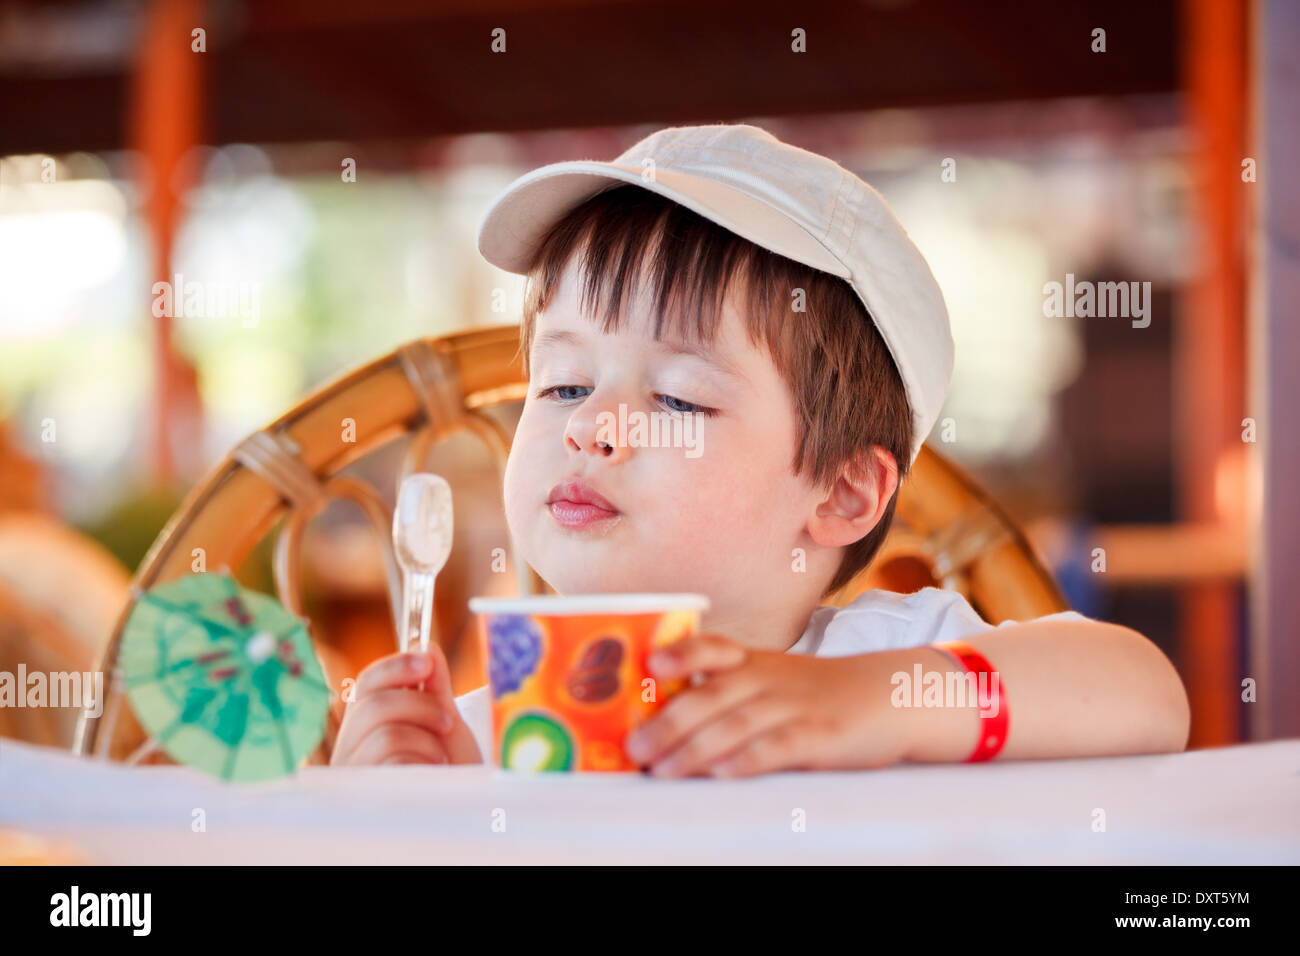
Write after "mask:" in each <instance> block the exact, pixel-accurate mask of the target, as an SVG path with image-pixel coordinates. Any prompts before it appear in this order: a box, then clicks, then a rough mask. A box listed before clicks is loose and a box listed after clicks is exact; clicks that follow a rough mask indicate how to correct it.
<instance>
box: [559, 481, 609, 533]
mask: <svg viewBox="0 0 1300 956" xmlns="http://www.w3.org/2000/svg"><path fill="white" fill-rule="evenodd" d="M546 506H547V508H548V509H549V510H550V512H551V515H552V517H554V518H555V520H556V521H558V522H559V523H560V524H562V525H564V527H566V528H585V527H587V526H588V525H591V524H595V523H596V522H601V521H609V520H611V519H615V518H618V517H619V514H620V512H619V510H618V509H617V508H616V507H614V505H613V504H612V503H611V502H610V501H609V499H607V498H606V497H604V496H603V495H601V494H600V493H599V492H598V491H596V489H595V488H593V487H592V486H591V485H589V484H587V482H585V481H580V480H578V479H574V478H570V479H568V480H566V481H562V482H560V483H559V484H558V485H556V486H555V487H554V488H552V489H551V493H550V495H548V496H547V498H546Z"/></svg>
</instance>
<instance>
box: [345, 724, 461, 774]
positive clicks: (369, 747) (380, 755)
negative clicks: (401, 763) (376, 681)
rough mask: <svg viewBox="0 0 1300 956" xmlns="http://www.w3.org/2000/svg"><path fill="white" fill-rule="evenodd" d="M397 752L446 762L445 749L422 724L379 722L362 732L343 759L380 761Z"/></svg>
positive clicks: (349, 761)
mask: <svg viewBox="0 0 1300 956" xmlns="http://www.w3.org/2000/svg"><path fill="white" fill-rule="evenodd" d="M398 754H414V755H416V756H418V757H420V758H421V759H422V762H423V763H447V752H446V750H444V748H443V746H442V744H441V743H440V742H439V741H438V738H437V737H436V736H435V735H434V734H431V733H430V732H429V731H428V730H427V729H426V728H424V727H416V726H414V725H412V724H383V725H382V726H379V727H375V728H374V729H372V730H371V731H370V733H368V734H366V735H365V736H364V737H363V738H362V739H361V741H360V743H358V744H357V746H356V747H355V748H354V749H353V751H352V753H351V754H350V755H349V756H348V757H347V758H346V760H345V761H344V762H345V763H348V764H365V765H373V764H379V763H383V762H385V761H386V760H388V759H389V758H390V757H394V756H397V755H398Z"/></svg>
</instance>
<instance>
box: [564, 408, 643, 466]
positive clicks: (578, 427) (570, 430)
mask: <svg viewBox="0 0 1300 956" xmlns="http://www.w3.org/2000/svg"><path fill="white" fill-rule="evenodd" d="M610 418H611V419H612V420H613V422H605V423H604V427H600V426H599V425H598V424H597V421H596V417H595V416H588V415H581V414H574V415H572V416H571V417H570V418H569V422H568V425H567V426H566V427H565V429H564V445H565V448H567V449H568V450H569V451H577V452H586V453H587V454H589V455H593V456H595V457H597V458H602V459H604V460H605V461H607V462H609V463H610V464H618V463H619V462H622V461H625V460H626V459H627V458H628V457H630V456H631V454H632V449H631V448H630V447H629V446H628V444H627V443H626V442H623V441H621V439H620V435H619V433H618V429H617V425H616V424H615V423H616V422H617V417H616V416H614V415H613V413H611V414H610Z"/></svg>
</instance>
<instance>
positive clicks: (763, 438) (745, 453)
mask: <svg viewBox="0 0 1300 956" xmlns="http://www.w3.org/2000/svg"><path fill="white" fill-rule="evenodd" d="M577 279H578V274H577V272H576V269H575V267H574V266H572V265H570V267H569V268H568V269H567V270H566V271H565V273H564V275H563V277H562V279H561V282H560V284H559V286H558V288H557V289H556V291H555V294H554V296H553V297H552V301H551V303H550V305H549V307H548V308H547V309H545V310H544V311H543V312H541V313H539V314H538V316H537V319H536V328H535V330H534V335H533V344H532V352H531V355H530V371H531V379H530V383H529V390H528V397H527V400H526V402H525V404H524V409H523V413H522V417H521V418H520V421H519V426H518V430H517V431H516V433H515V439H514V444H513V447H512V449H511V452H510V459H509V463H508V465H507V468H506V475H505V505H506V518H507V521H508V523H509V525H510V530H511V533H512V534H513V535H514V537H515V541H516V542H517V544H518V546H519V548H520V549H521V553H522V555H523V557H524V558H525V560H527V561H528V563H529V564H530V565H532V567H533V568H535V569H536V570H537V572H538V573H539V574H540V575H541V576H542V578H543V579H545V580H546V581H547V582H548V583H549V584H550V585H551V586H552V587H553V588H555V590H556V591H558V592H559V593H561V594H576V593H593V592H612V591H657V592H666V591H689V592H695V593H702V594H706V595H708V596H709V597H710V598H711V600H712V603H713V609H714V612H715V614H716V615H717V616H718V617H722V618H725V617H728V616H730V615H731V614H736V613H744V609H747V608H748V609H755V608H762V607H765V606H770V605H771V604H772V602H774V601H779V600H780V597H781V596H782V595H783V594H785V595H787V596H788V595H789V592H790V590H791V585H792V580H791V579H792V577H799V578H805V580H803V581H800V582H799V584H800V585H804V586H806V585H807V584H808V583H810V582H808V581H807V580H806V576H805V575H802V574H801V575H793V574H792V560H793V557H792V549H793V548H795V547H800V546H802V547H805V548H810V547H812V545H811V542H810V541H809V539H808V535H807V534H806V533H805V531H806V529H805V526H806V523H807V520H808V516H809V515H810V514H811V513H812V512H813V510H814V509H815V507H816V504H817V501H818V500H820V498H819V496H818V495H817V494H816V492H815V490H814V489H813V488H812V487H811V486H810V485H809V484H807V483H806V481H805V480H804V479H802V478H797V477H796V476H795V475H794V474H793V472H792V468H791V461H792V458H793V453H794V448H795V420H794V414H793V404H792V401H791V396H790V391H789V388H788V387H787V385H786V384H785V382H784V381H783V380H782V379H781V377H780V375H779V373H778V372H777V369H776V366H775V365H774V364H773V363H772V360H771V358H770V357H769V356H768V354H767V352H766V349H765V348H764V347H763V346H762V345H759V346H754V345H753V344H751V343H750V342H749V340H748V337H747V336H746V334H745V330H744V327H743V325H742V320H741V317H740V316H739V314H737V312H736V311H735V309H734V307H733V304H732V302H731V301H730V300H728V302H727V303H726V307H725V309H724V314H723V320H722V323H721V325H720V328H719V330H718V335H717V337H716V338H715V340H714V342H713V343H711V344H710V345H704V346H700V347H698V348H697V349H696V348H692V347H691V346H690V345H689V344H688V343H687V342H685V341H684V340H681V339H674V338H668V337H667V334H666V335H665V339H664V340H663V341H655V339H654V338H653V335H652V330H653V327H654V326H653V319H654V317H653V315H652V314H651V311H650V309H651V305H650V302H649V301H648V300H649V296H648V295H647V293H646V292H645V290H644V289H639V290H638V295H637V297H636V298H635V299H629V301H628V313H627V314H626V315H625V317H624V320H623V322H622V326H621V328H620V329H619V330H618V331H616V332H611V333H609V334H604V333H602V332H601V331H600V328H599V326H598V324H597V322H596V321H595V320H594V319H591V318H589V317H587V316H585V315H582V314H580V313H579V311H578V284H577ZM684 349H685V350H688V351H683V350H684ZM543 392H549V393H548V394H544V395H543V394H542V393H543ZM620 405H621V406H623V407H622V409H621V410H620ZM696 408H703V409H708V410H710V411H711V412H713V414H711V415H708V416H706V415H704V414H702V413H695V414H690V413H692V412H693V411H694V409H696ZM602 413H604V416H602ZM652 413H657V414H652ZM683 413H686V414H685V417H684V418H683V417H682V416H683ZM672 416H677V417H678V418H679V419H681V421H679V426H678V430H677V432H676V434H677V435H678V436H680V437H679V444H682V445H685V444H687V443H688V442H690V443H691V445H692V447H647V443H652V442H655V441H656V440H659V439H656V438H652V437H650V436H652V435H659V436H664V435H669V434H671V428H670V427H669V426H671V425H672ZM620 418H621V419H622V420H623V421H624V422H626V431H625V434H624V435H620V434H619V430H618V422H619V420H620ZM685 418H693V419H694V420H693V421H692V422H690V423H689V425H688V423H687V422H686V421H685ZM638 419H640V420H641V421H642V422H643V423H651V422H653V423H656V425H657V426H662V427H646V428H644V432H643V433H642V437H641V438H640V439H638V438H637V437H636V435H637V430H636V427H635V425H636V422H637V420H638ZM602 423H605V424H606V426H607V427H606V429H605V430H602V428H601V426H602ZM682 425H688V427H686V428H682V427H681V426H682ZM689 426H694V428H693V430H692V429H691V428H690V427H689ZM643 427H644V426H643ZM601 439H604V440H605V441H606V442H607V443H608V444H609V446H610V447H606V445H602V444H601V442H600V440H601ZM638 443H639V446H638ZM566 481H574V482H578V483H582V484H585V485H586V486H587V488H588V490H589V491H590V492H593V493H594V494H595V495H598V496H601V497H602V498H603V499H605V503H606V504H607V505H608V507H601V506H599V505H591V504H585V505H584V504H582V503H581V502H579V501H577V499H579V498H581V497H583V494H582V492H581V490H579V491H577V492H575V491H574V490H573V489H572V488H566V487H565V485H564V482H566ZM809 571H812V568H809ZM823 583H824V582H823ZM802 589H803V588H802V587H801V588H800V590H802Z"/></svg>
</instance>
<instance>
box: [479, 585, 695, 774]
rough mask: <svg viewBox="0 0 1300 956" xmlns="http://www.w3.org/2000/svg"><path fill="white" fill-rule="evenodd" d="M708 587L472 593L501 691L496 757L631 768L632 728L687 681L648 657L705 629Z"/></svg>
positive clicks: (543, 764) (508, 765) (570, 767)
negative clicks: (660, 672) (651, 665)
mask: <svg viewBox="0 0 1300 956" xmlns="http://www.w3.org/2000/svg"><path fill="white" fill-rule="evenodd" d="M708 607H709V599H708V598H707V597H705V596H704V595H702V594H590V595H573V596H555V595H549V596H539V597H527V598H481V597H478V598H471V599H470V602H469V609H470V610H471V611H473V612H474V613H475V614H477V615H478V619H479V638H480V640H481V641H482V648H483V660H484V661H485V662H486V664H487V669H488V684H489V686H490V688H491V694H492V755H491V757H490V758H489V759H490V761H491V762H492V763H494V764H496V765H497V766H498V767H502V768H504V769H508V770H520V771H529V772H533V771H558V772H566V771H568V772H572V771H575V770H599V771H630V770H637V769H638V768H637V766H636V764H635V763H633V762H632V761H631V760H629V759H628V757H627V755H626V754H625V753H624V752H623V743H624V741H625V740H626V738H627V735H628V733H629V732H631V731H632V730H633V729H635V728H636V727H637V726H639V725H640V724H641V723H643V722H644V721H645V720H646V719H647V718H648V717H649V716H650V715H651V714H653V713H654V712H655V711H657V710H658V709H659V708H660V707H662V706H663V704H664V702H665V701H666V700H667V699H668V698H669V697H671V696H672V695H673V694H674V693H676V692H677V691H678V690H679V689H680V688H681V687H682V685H683V684H684V683H685V680H677V681H673V682H672V684H670V685H664V684H659V683H657V682H656V681H655V679H654V678H653V677H651V676H650V673H649V671H648V670H647V668H646V659H647V658H648V657H649V656H650V654H651V653H653V652H654V650H655V649H656V648H659V647H663V646H664V645H666V644H671V643H673V642H674V641H678V640H681V639H682V638H683V637H687V636H689V635H691V634H694V633H696V632H697V631H698V630H699V625H700V614H701V613H702V612H703V611H706V610H708Z"/></svg>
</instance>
